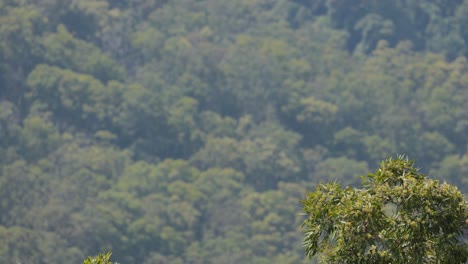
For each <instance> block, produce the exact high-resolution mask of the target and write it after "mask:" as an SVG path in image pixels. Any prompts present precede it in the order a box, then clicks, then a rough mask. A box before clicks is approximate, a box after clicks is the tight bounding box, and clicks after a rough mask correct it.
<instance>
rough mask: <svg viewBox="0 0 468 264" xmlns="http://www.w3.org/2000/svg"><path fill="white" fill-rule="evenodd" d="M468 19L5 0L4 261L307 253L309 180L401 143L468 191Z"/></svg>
mask: <svg viewBox="0 0 468 264" xmlns="http://www.w3.org/2000/svg"><path fill="white" fill-rule="evenodd" d="M312 2H313V3H312ZM467 10H468V1H467V0H463V1H462V0H456V1H428V0H427V1H426V0H424V1H421V0H408V1H390V0H388V1H387V0H385V1H363V0H362V1H361V0H358V1H344V0H320V1H302V0H294V1H289V0H255V1H247V0H242V1H228V0H197V1H187V0H173V1H165V0H132V1H129V0H118V1H110V0H73V1H60V0H43V1H32V0H21V1H19V0H0V212H1V213H0V241H2V243H0V263H12V262H18V263H19V262H21V263H32V264H42V263H63V261H64V260H67V261H68V262H72V263H79V262H81V261H82V260H83V259H84V258H85V256H89V255H93V254H95V253H96V252H105V251H107V250H112V252H114V255H113V257H115V259H116V260H117V261H119V262H122V263H229V262H231V263H232V262H234V263H282V264H283V263H284V264H287V263H301V261H307V260H305V259H304V257H303V252H302V248H301V246H300V244H301V240H302V234H301V232H300V230H298V226H299V225H300V223H301V222H302V221H303V219H302V216H300V215H298V214H297V213H296V212H298V211H300V204H299V203H298V202H297V201H298V200H299V199H300V198H301V197H302V195H303V193H304V192H305V190H306V189H310V188H313V186H315V185H316V184H317V183H319V182H320V181H325V180H329V179H332V180H338V181H340V182H342V183H344V184H356V183H357V182H358V180H359V179H358V178H357V177H356V176H355V175H360V174H365V173H366V172H368V171H369V166H370V165H372V164H376V162H377V161H380V160H382V159H383V158H385V157H387V156H391V155H393V154H395V153H406V154H408V155H409V156H411V157H413V158H415V159H416V160H418V165H419V166H422V167H424V168H427V171H428V172H430V174H431V175H433V176H434V177H436V178H438V179H443V180H446V181H447V182H449V183H451V184H456V185H457V186H459V188H460V189H461V190H462V191H463V192H464V193H467V192H468V181H467V178H466V175H467V173H468V152H467V144H468V141H467V140H468V139H467V137H466V135H467V134H468V119H467V118H468V107H467V105H466V102H468V89H466V87H468V62H467V60H466V55H467V54H466V50H467V40H468V33H467V31H466V27H465V26H464V25H466V18H467V17H468V15H466V14H467Z"/></svg>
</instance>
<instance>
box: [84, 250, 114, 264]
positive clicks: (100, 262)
mask: <svg viewBox="0 0 468 264" xmlns="http://www.w3.org/2000/svg"><path fill="white" fill-rule="evenodd" d="M111 255H112V253H110V252H108V253H105V254H102V253H101V254H99V255H98V256H96V257H94V258H91V257H88V258H87V259H85V261H84V264H112V262H111V261H110V257H111Z"/></svg>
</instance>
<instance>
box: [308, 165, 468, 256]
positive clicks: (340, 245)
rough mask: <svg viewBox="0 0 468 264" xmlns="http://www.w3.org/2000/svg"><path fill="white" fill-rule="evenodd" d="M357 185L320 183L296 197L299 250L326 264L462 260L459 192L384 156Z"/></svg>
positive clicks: (466, 228)
mask: <svg viewBox="0 0 468 264" xmlns="http://www.w3.org/2000/svg"><path fill="white" fill-rule="evenodd" d="M362 187H363V188H362V189H354V188H351V187H347V188H345V189H342V188H341V187H340V186H339V185H338V184H337V183H328V184H320V185H318V186H317V188H316V190H315V191H314V192H312V193H310V194H308V195H307V197H306V199H305V200H303V201H302V204H303V206H304V213H305V214H306V215H307V220H305V222H304V224H303V225H304V226H305V227H306V229H307V231H306V237H305V242H304V246H305V250H306V254H307V255H308V256H309V257H311V256H314V255H316V254H319V256H320V258H321V260H322V261H323V262H326V263H466V261H467V260H468V246H467V241H466V238H467V237H466V234H467V232H468V203H467V202H466V201H465V200H464V198H463V195H462V194H461V193H460V191H459V190H458V189H457V188H456V187H455V186H452V185H449V184H447V183H440V182H439V181H437V180H431V179H429V178H426V177H425V176H424V175H422V174H421V173H419V172H418V170H417V169H416V168H414V166H413V162H412V161H409V160H407V159H404V157H402V156H400V157H398V158H396V159H388V160H386V161H384V162H382V164H381V165H380V168H378V169H377V170H376V172H375V173H374V174H369V175H367V176H366V177H363V186H362Z"/></svg>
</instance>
